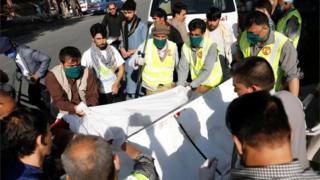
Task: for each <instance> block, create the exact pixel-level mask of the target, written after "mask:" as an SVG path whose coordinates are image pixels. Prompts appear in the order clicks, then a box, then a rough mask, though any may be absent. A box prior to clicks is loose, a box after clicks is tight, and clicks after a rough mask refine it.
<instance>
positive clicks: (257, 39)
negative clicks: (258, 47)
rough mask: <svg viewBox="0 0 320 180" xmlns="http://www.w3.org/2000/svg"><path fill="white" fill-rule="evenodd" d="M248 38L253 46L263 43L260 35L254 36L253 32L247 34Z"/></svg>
mask: <svg viewBox="0 0 320 180" xmlns="http://www.w3.org/2000/svg"><path fill="white" fill-rule="evenodd" d="M247 38H248V41H249V43H250V44H251V45H255V44H257V43H258V42H261V41H263V40H262V38H261V37H260V36H259V35H257V34H253V33H252V32H247Z"/></svg>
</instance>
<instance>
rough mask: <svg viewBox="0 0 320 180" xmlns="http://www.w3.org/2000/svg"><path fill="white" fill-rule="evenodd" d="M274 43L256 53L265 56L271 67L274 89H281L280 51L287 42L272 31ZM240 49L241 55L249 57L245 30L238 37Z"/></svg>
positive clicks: (248, 45)
mask: <svg viewBox="0 0 320 180" xmlns="http://www.w3.org/2000/svg"><path fill="white" fill-rule="evenodd" d="M274 37H275V40H274V43H273V44H268V45H265V46H264V47H263V48H262V49H261V50H260V51H259V53H258V55H257V56H259V57H263V58H265V59H266V60H267V61H268V62H269V63H270V65H271V66H272V69H273V74H274V78H275V84H274V87H273V88H274V89H275V90H276V91H279V90H281V79H282V76H283V72H282V70H281V69H280V68H279V64H280V57H281V52H282V49H283V46H284V44H285V43H286V42H287V40H288V38H287V37H286V36H284V35H283V34H281V33H279V32H276V31H275V32H274ZM240 49H241V51H242V54H243V56H244V57H245V58H246V57H250V56H252V55H251V46H250V43H249V41H248V39H247V31H244V32H243V33H242V34H241V37H240Z"/></svg>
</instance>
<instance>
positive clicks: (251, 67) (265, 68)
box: [231, 56, 275, 91]
mask: <svg viewBox="0 0 320 180" xmlns="http://www.w3.org/2000/svg"><path fill="white" fill-rule="evenodd" d="M231 75H232V76H233V77H237V78H238V79H239V81H240V82H241V84H244V85H245V86H247V87H250V86H252V85H258V86H259V87H261V88H262V89H263V90H266V91H270V90H271V89H272V88H273V86H274V83H275V78H274V74H273V69H272V67H271V65H270V63H269V62H268V61H267V60H265V59H264V58H262V57H258V56H251V57H247V58H245V59H244V60H242V61H238V62H237V63H236V64H234V66H233V68H232V70H231Z"/></svg>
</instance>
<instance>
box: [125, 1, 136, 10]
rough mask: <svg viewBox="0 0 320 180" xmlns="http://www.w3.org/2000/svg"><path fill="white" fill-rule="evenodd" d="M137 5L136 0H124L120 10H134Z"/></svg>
mask: <svg viewBox="0 0 320 180" xmlns="http://www.w3.org/2000/svg"><path fill="white" fill-rule="evenodd" d="M136 7H137V4H136V2H134V0H126V2H124V3H123V5H122V10H129V11H135V10H136Z"/></svg>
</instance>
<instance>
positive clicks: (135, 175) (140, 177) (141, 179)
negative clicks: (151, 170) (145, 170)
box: [130, 172, 149, 180]
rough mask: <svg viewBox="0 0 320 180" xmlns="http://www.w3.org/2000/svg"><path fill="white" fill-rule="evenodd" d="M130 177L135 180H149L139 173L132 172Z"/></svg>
mask: <svg viewBox="0 0 320 180" xmlns="http://www.w3.org/2000/svg"><path fill="white" fill-rule="evenodd" d="M130 177H131V178H132V179H133V178H134V179H136V180H149V178H147V177H146V176H145V175H143V174H141V173H139V172H134V173H132V174H131V175H130Z"/></svg>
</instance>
